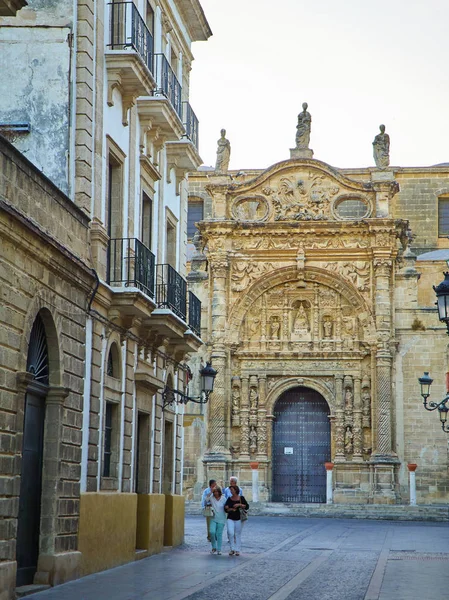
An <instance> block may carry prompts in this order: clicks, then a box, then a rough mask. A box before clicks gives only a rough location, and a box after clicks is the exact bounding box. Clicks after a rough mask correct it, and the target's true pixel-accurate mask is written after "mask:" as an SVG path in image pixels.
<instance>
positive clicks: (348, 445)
mask: <svg viewBox="0 0 449 600" xmlns="http://www.w3.org/2000/svg"><path fill="white" fill-rule="evenodd" d="M353 438H354V435H353V433H352V429H351V426H350V425H348V426H347V427H346V431H345V452H346V454H352V451H353V447H354V446H353Z"/></svg>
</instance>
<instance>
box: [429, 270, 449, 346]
mask: <svg viewBox="0 0 449 600" xmlns="http://www.w3.org/2000/svg"><path fill="white" fill-rule="evenodd" d="M448 263H449V261H448ZM448 266H449V264H448ZM433 289H434V290H435V294H436V297H437V301H436V305H437V307H438V317H439V319H440V321H442V322H443V323H446V328H447V334H448V335H449V271H446V272H445V273H444V279H443V281H442V282H441V283H440V284H438V285H437V286H435V285H434V286H433Z"/></svg>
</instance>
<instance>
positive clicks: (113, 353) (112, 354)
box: [106, 343, 120, 379]
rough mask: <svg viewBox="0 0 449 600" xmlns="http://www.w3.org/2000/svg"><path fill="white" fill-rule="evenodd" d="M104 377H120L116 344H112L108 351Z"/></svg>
mask: <svg viewBox="0 0 449 600" xmlns="http://www.w3.org/2000/svg"><path fill="white" fill-rule="evenodd" d="M106 375H108V376H109V377H115V378H116V379H118V378H119V377H120V358H119V353H118V348H117V344H115V343H114V344H112V345H111V347H110V349H109V354H108V361H107V363H106Z"/></svg>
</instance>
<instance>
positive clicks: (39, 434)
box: [16, 308, 68, 585]
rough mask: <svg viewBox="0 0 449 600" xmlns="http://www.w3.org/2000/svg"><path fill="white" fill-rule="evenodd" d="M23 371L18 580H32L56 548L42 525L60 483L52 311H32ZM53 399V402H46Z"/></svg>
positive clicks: (60, 393)
mask: <svg viewBox="0 0 449 600" xmlns="http://www.w3.org/2000/svg"><path fill="white" fill-rule="evenodd" d="M26 339H27V344H28V350H27V359H26V372H25V373H21V374H20V377H19V394H18V403H17V405H18V415H20V414H22V415H23V435H22V448H21V471H20V492H19V511H18V520H17V543H16V558H17V585H27V584H31V583H33V579H34V574H35V573H36V570H37V564H38V560H39V555H40V554H41V553H51V552H54V551H55V538H56V531H57V529H56V526H55V524H54V523H53V524H52V525H50V524H49V525H48V527H47V528H46V530H45V531H43V530H42V529H41V523H40V521H41V506H43V505H45V511H46V519H48V520H49V521H52V520H53V521H55V520H56V517H57V512H58V504H57V497H58V491H57V490H58V482H59V478H60V477H59V468H60V451H61V443H62V421H63V411H64V408H63V407H64V400H65V398H66V396H67V394H68V390H66V389H64V388H62V387H60V386H59V385H58V383H59V381H60V380H61V373H60V364H61V360H60V354H59V343H58V335H57V332H56V327H55V323H54V320H53V318H52V314H51V312H50V311H49V310H48V309H47V308H42V309H41V310H39V312H38V313H37V314H36V316H35V318H34V322H33V325H32V327H31V330H30V331H29V334H28V335H26ZM50 399H51V402H50V401H49V400H50Z"/></svg>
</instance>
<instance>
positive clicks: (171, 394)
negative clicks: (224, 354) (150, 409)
mask: <svg viewBox="0 0 449 600" xmlns="http://www.w3.org/2000/svg"><path fill="white" fill-rule="evenodd" d="M216 375H217V371H216V370H215V369H214V368H213V367H212V365H211V363H210V362H207V363H206V366H205V367H203V368H202V369H200V376H201V394H200V396H188V395H187V394H184V392H180V391H179V390H173V389H171V388H169V387H167V386H166V387H165V389H164V391H163V392H162V400H163V404H162V410H164V409H165V407H167V406H170V405H172V404H174V403H176V404H187V402H195V403H196V404H206V402H207V401H208V400H209V396H210V394H211V393H212V392H213V391H214V381H215V377H216Z"/></svg>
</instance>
